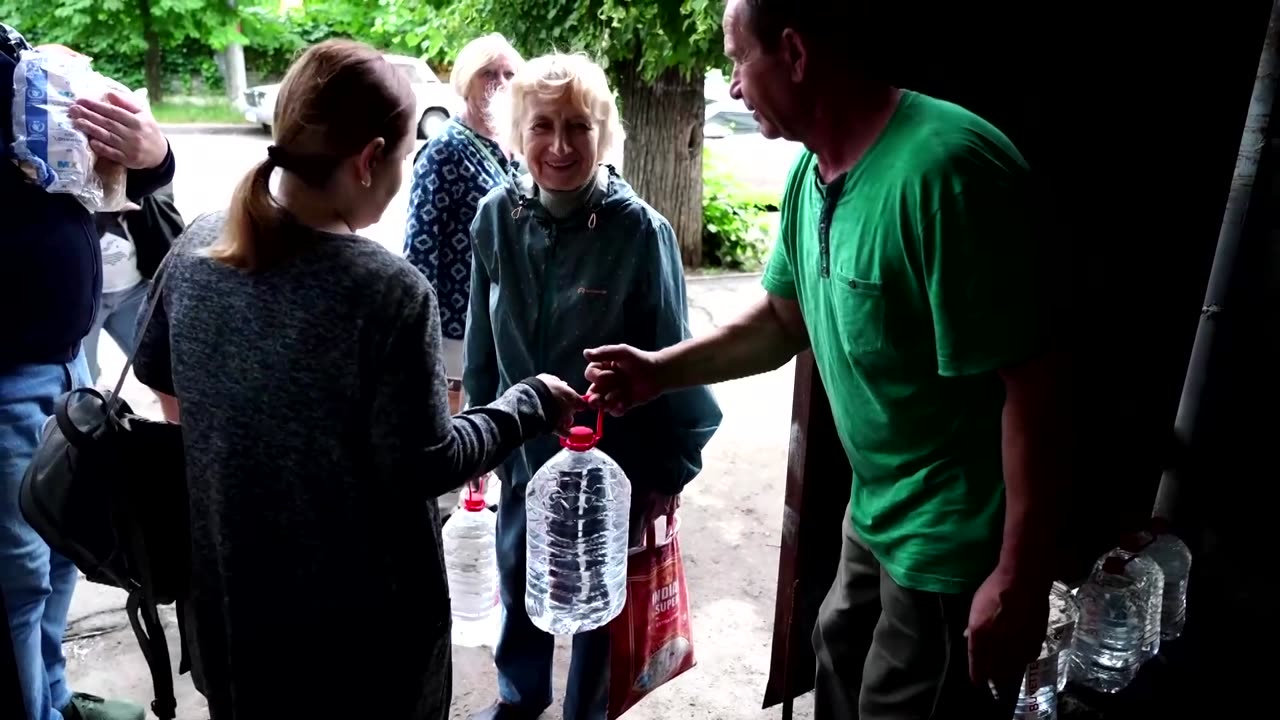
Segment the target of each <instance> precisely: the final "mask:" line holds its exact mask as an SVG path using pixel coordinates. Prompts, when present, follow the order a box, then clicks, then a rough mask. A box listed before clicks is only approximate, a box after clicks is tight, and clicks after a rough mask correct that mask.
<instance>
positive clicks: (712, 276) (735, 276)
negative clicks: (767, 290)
mask: <svg viewBox="0 0 1280 720" xmlns="http://www.w3.org/2000/svg"><path fill="white" fill-rule="evenodd" d="M763 275H764V271H757V272H734V273H709V274H706V275H685V276H684V281H685V282H686V283H693V282H696V283H701V282H712V281H715V280H747V279H751V278H758V277H761V276H763Z"/></svg>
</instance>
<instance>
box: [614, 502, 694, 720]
mask: <svg viewBox="0 0 1280 720" xmlns="http://www.w3.org/2000/svg"><path fill="white" fill-rule="evenodd" d="M655 527H656V528H659V529H655V528H649V529H648V532H646V533H645V534H644V542H643V544H642V546H641V547H639V548H633V549H632V550H631V553H630V557H628V558H627V604H626V606H625V607H623V609H622V614H621V615H619V616H618V617H616V618H614V619H613V621H612V622H610V623H609V640H610V645H609V648H610V650H609V663H610V667H609V720H614V719H615V718H617V717H618V716H620V715H622V714H623V713H624V712H626V711H627V710H629V709H631V707H632V706H633V705H635V704H636V703H638V702H640V700H642V699H643V698H644V697H645V696H646V695H648V694H649V693H651V692H653V691H654V690H656V689H658V688H659V687H661V686H662V685H664V684H666V683H667V682H668V681H669V680H671V679H672V678H675V677H677V676H678V675H680V674H682V673H684V672H686V671H687V670H689V669H691V668H692V667H693V666H694V665H696V664H697V661H696V660H695V659H694V656H693V626H692V623H691V621H690V613H689V590H688V588H687V587H686V586H685V581H684V561H683V560H681V558H680V541H679V540H678V533H679V531H680V522H679V519H678V517H677V516H672V518H670V519H667V518H664V519H661V520H659V522H658V523H656V525H655ZM655 539H656V540H655Z"/></svg>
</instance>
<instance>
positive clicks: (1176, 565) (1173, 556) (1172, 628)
mask: <svg viewBox="0 0 1280 720" xmlns="http://www.w3.org/2000/svg"><path fill="white" fill-rule="evenodd" d="M1151 532H1152V533H1154V534H1155V539H1154V540H1153V541H1152V542H1151V544H1150V545H1148V546H1147V547H1146V549H1145V550H1143V554H1144V555H1146V556H1147V557H1150V558H1151V559H1152V560H1155V561H1156V564H1158V565H1159V566H1160V569H1161V570H1162V571H1163V572H1164V593H1163V600H1162V602H1161V607H1160V639H1161V640H1166V641H1167V640H1176V639H1177V638H1178V637H1179V636H1180V635H1182V628H1183V627H1184V626H1185V625H1186V622H1187V582H1188V580H1189V579H1190V577H1191V550H1190V549H1189V548H1187V545H1186V543H1184V542H1182V540H1180V539H1178V536H1177V535H1174V534H1173V532H1172V530H1171V529H1170V527H1169V523H1168V521H1166V520H1164V519H1163V518H1153V519H1152V520H1151Z"/></svg>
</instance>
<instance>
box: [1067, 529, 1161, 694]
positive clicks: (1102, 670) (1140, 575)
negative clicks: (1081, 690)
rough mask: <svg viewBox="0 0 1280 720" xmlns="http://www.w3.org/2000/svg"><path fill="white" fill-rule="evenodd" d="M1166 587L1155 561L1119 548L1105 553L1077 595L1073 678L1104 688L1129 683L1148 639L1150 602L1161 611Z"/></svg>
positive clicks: (1109, 689)
mask: <svg viewBox="0 0 1280 720" xmlns="http://www.w3.org/2000/svg"><path fill="white" fill-rule="evenodd" d="M1163 589H1164V575H1163V573H1161V572H1160V566H1159V565H1157V564H1156V563H1155V561H1154V560H1152V559H1150V558H1148V557H1146V556H1145V555H1135V554H1134V553H1131V552H1128V551H1125V550H1122V549H1120V548H1116V549H1114V550H1112V551H1111V552H1109V553H1107V554H1106V555H1103V556H1102V558H1100V559H1099V560H1098V562H1097V563H1095V564H1094V566H1093V572H1092V573H1090V575H1089V579H1088V581H1086V582H1085V584H1084V585H1083V586H1082V587H1081V588H1080V592H1079V593H1078V596H1077V597H1078V599H1079V601H1080V621H1079V622H1078V623H1076V629H1075V633H1074V635H1073V637H1072V643H1071V679H1072V680H1073V681H1075V682H1078V683H1080V684H1081V685H1084V686H1085V687H1088V688H1092V689H1094V690H1098V691H1100V692H1108V693H1114V692H1119V691H1120V690H1123V689H1124V688H1125V687H1127V686H1128V685H1129V683H1130V682H1132V681H1133V678H1134V676H1135V675H1137V674H1138V668H1139V667H1140V666H1141V665H1142V661H1143V654H1144V653H1143V648H1144V645H1145V644H1147V643H1148V642H1149V637H1148V635H1149V632H1148V629H1149V624H1148V622H1149V617H1150V613H1151V612H1152V607H1153V603H1152V600H1153V599H1154V600H1155V602H1154V608H1155V611H1156V612H1159V608H1160V597H1161V594H1162V592H1163ZM1156 627H1157V628H1158V627H1159V624H1158V621H1157V624H1156ZM1157 633H1158V631H1157Z"/></svg>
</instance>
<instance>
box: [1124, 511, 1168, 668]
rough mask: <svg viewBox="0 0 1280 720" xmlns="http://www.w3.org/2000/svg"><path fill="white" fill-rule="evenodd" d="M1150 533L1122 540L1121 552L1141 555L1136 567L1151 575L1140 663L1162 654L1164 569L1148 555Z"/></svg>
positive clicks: (1130, 536)
mask: <svg viewBox="0 0 1280 720" xmlns="http://www.w3.org/2000/svg"><path fill="white" fill-rule="evenodd" d="M1152 539H1153V538H1152V536H1151V534H1150V533H1134V534H1131V535H1127V536H1125V537H1124V539H1122V540H1121V541H1120V547H1119V548H1118V550H1119V552H1121V553H1123V554H1124V555H1126V556H1134V555H1137V556H1139V557H1138V558H1135V560H1134V562H1138V563H1140V564H1139V565H1137V566H1136V567H1135V569H1138V568H1141V570H1142V572H1145V573H1147V574H1149V575H1151V578H1152V579H1151V585H1150V586H1149V587H1148V589H1147V622H1146V625H1144V626H1143V631H1142V652H1141V654H1140V655H1139V660H1138V663H1139V665H1141V664H1142V663H1144V662H1146V661H1148V660H1150V659H1151V658H1153V657H1155V656H1156V655H1159V654H1160V617H1161V615H1163V612H1162V608H1163V604H1164V570H1161V569H1160V563H1158V562H1156V561H1155V560H1154V559H1152V558H1151V557H1149V556H1147V555H1146V553H1145V550H1146V549H1147V547H1148V546H1149V545H1151V541H1152Z"/></svg>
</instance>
